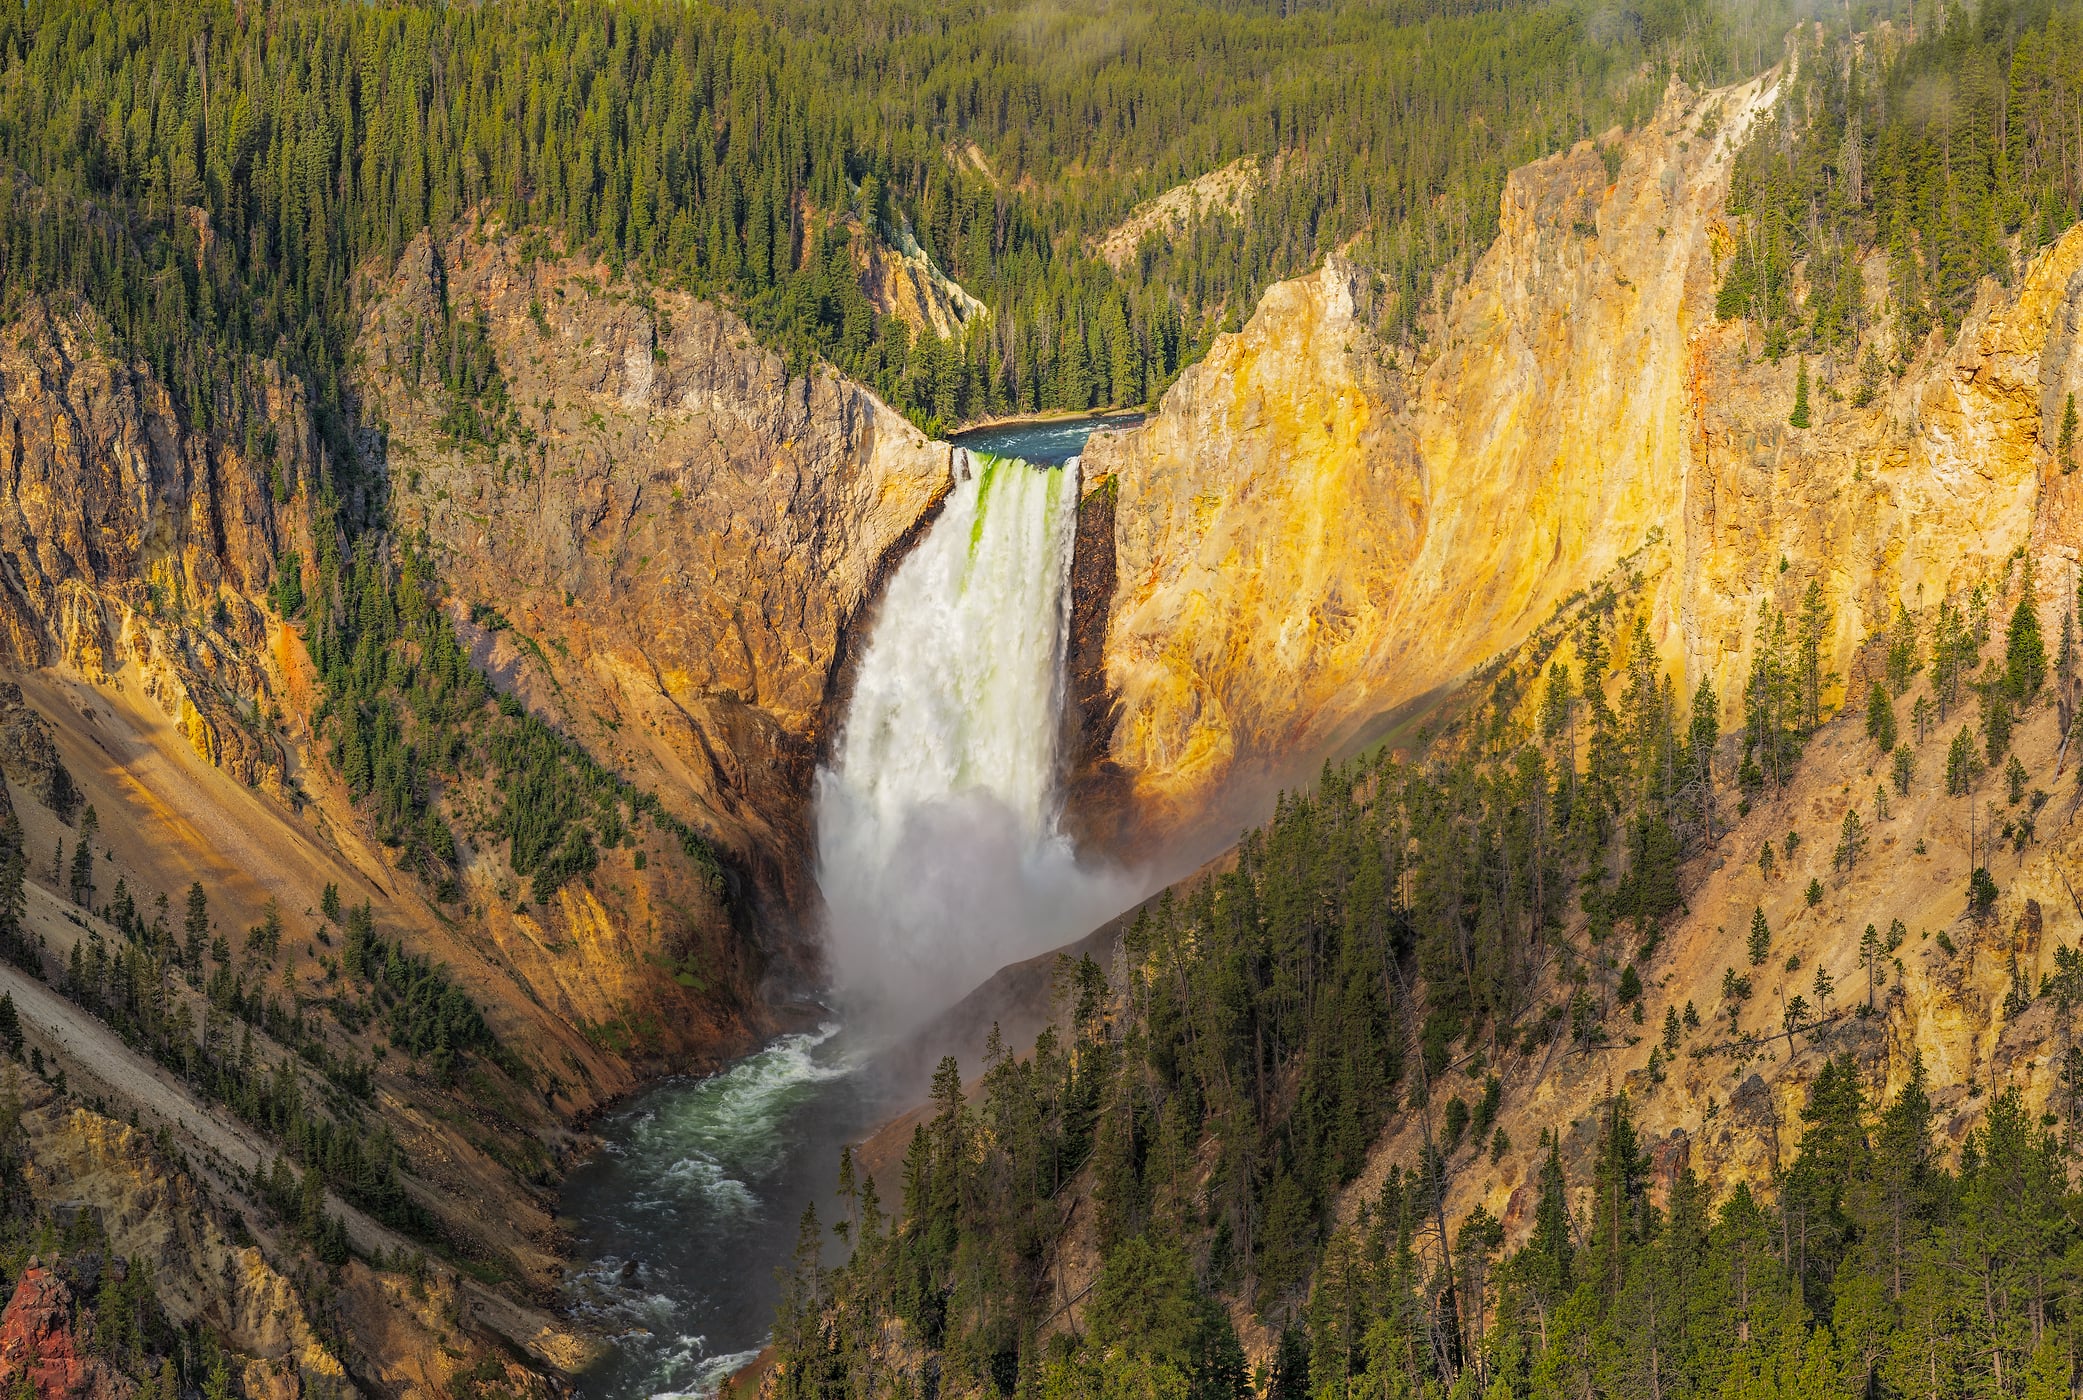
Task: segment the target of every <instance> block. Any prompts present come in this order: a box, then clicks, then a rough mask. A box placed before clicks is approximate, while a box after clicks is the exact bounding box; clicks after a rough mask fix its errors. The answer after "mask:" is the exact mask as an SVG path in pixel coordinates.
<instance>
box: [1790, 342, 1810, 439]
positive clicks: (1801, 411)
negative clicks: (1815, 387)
mask: <svg viewBox="0 0 2083 1400" xmlns="http://www.w3.org/2000/svg"><path fill="white" fill-rule="evenodd" d="M1796 365H1797V367H1796V369H1795V371H1794V411H1793V412H1792V413H1789V414H1788V415H1787V416H1786V421H1787V422H1788V423H1789V424H1791V425H1792V426H1794V427H1796V428H1805V427H1807V426H1808V357H1807V356H1806V355H1803V356H1801V357H1800V359H1799V360H1798V361H1797V362H1796Z"/></svg>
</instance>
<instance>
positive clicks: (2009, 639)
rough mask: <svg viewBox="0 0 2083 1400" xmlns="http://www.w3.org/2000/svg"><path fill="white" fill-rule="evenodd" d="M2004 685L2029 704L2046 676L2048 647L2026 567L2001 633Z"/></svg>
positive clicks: (2012, 696) (2013, 697) (2016, 697)
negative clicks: (2022, 584)
mask: <svg viewBox="0 0 2083 1400" xmlns="http://www.w3.org/2000/svg"><path fill="white" fill-rule="evenodd" d="M2003 654H2004V688H2005V689H2006V690H2007V691H2009V692H2010V697H2011V699H2012V700H2013V701H2015V702H2016V703H2017V704H2018V705H2019V706H2021V707H2023V706H2026V705H2030V704H2031V703H2032V702H2033V700H2034V699H2035V698H2037V697H2038V695H2039V693H2040V687H2041V686H2042V685H2043V684H2045V682H2046V679H2047V647H2046V643H2045V642H2044V641H2043V640H2042V639H2041V637H2040V609H2039V603H2038V601H2037V600H2036V599H2035V598H2034V596H2033V586H2032V571H2031V570H2030V569H2027V570H2026V580H2025V587H2024V590H2023V592H2022V594H2021V596H2020V597H2019V599H2018V606H2017V607H2016V608H2014V609H2013V610H2012V611H2011V625H2010V627H2009V629H2008V630H2007V631H2006V632H2005V634H2004V643H2003Z"/></svg>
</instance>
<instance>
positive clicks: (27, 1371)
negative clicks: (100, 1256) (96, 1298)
mask: <svg viewBox="0 0 2083 1400" xmlns="http://www.w3.org/2000/svg"><path fill="white" fill-rule="evenodd" d="M76 1309H77V1302H76V1300H75V1299H74V1297H73V1291H72V1288H71V1286H70V1285H69V1284H67V1283H66V1281H65V1280H64V1279H62V1278H60V1277H59V1276H58V1275H57V1274H55V1273H53V1272H51V1270H50V1269H48V1268H46V1267H45V1266H44V1263H43V1261H42V1260H40V1259H38V1258H36V1257H35V1256H34V1255H32V1256H30V1259H29V1264H28V1267H26V1268H25V1269H23V1270H22V1274H21V1277H20V1278H18V1279H16V1280H15V1286H14V1293H13V1295H12V1296H10V1297H9V1298H8V1300H7V1310H6V1311H5V1312H4V1313H0V1384H5V1385H8V1386H15V1385H19V1384H22V1383H23V1382H25V1381H26V1383H27V1387H28V1389H29V1392H30V1393H31V1394H33V1395H35V1396H37V1397H38V1400H129V1397H130V1396H132V1395H135V1394H136V1393H137V1386H136V1384H135V1383H133V1382H132V1381H131V1380H130V1378H129V1377H128V1376H125V1375H123V1374H122V1373H121V1372H119V1371H117V1370H116V1369H115V1368H114V1367H112V1366H110V1365H109V1364H108V1362H106V1361H104V1360H102V1359H101V1358H100V1357H98V1356H94V1355H92V1354H91V1353H89V1352H88V1351H87V1348H86V1345H85V1338H84V1337H83V1336H82V1335H81V1332H80V1329H79V1326H78V1322H77V1313H76Z"/></svg>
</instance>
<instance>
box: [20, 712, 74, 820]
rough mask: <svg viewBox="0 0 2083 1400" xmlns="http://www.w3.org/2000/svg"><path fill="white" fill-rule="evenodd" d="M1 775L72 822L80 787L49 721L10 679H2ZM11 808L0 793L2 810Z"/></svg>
mask: <svg viewBox="0 0 2083 1400" xmlns="http://www.w3.org/2000/svg"><path fill="white" fill-rule="evenodd" d="M0 772H4V773H5V774H7V776H8V777H9V778H10V779H12V780H13V781H15V782H17V783H20V784H21V785H22V786H23V787H25V788H27V789H28V790H29V791H30V792H31V793H34V794H35V796H36V800H37V801H39V802H41V803H42V804H43V805H44V806H46V807H48V808H50V809H51V810H52V811H53V812H55V813H57V815H58V817H59V819H60V820H62V821H68V822H69V821H71V820H72V813H73V809H74V808H75V807H77V806H78V805H79V786H78V784H76V783H74V782H73V780H72V772H71V770H70V769H68V768H67V767H66V766H65V759H64V758H63V757H62V756H61V755H60V754H59V752H58V745H57V743H56V741H54V740H53V739H52V738H51V726H50V722H49V721H47V720H46V719H44V717H43V716H42V715H40V714H38V713H36V710H35V709H34V707H32V706H31V705H30V704H29V702H28V701H26V700H24V699H23V698H22V688H21V687H20V686H19V685H17V684H15V683H14V682H13V681H8V680H0ZM12 806H13V803H12V802H11V801H8V800H6V798H5V795H4V794H0V808H11V807H12Z"/></svg>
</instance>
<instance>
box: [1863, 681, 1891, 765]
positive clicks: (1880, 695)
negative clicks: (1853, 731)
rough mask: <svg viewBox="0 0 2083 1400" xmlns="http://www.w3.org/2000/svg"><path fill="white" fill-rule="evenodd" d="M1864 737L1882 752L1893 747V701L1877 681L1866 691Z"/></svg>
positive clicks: (1887, 751) (1884, 687)
mask: <svg viewBox="0 0 2083 1400" xmlns="http://www.w3.org/2000/svg"><path fill="white" fill-rule="evenodd" d="M1866 737H1867V738H1869V739H1871V740H1872V741H1873V746H1874V747H1875V748H1877V749H1879V750H1880V751H1881V752H1882V753H1890V752H1893V750H1894V748H1895V701H1894V699H1893V697H1891V696H1890V695H1889V694H1888V688H1887V687H1886V686H1884V685H1882V684H1881V683H1880V682H1879V681H1875V682H1874V683H1873V688H1872V689H1871V690H1869V691H1868V692H1867V693H1866Z"/></svg>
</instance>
